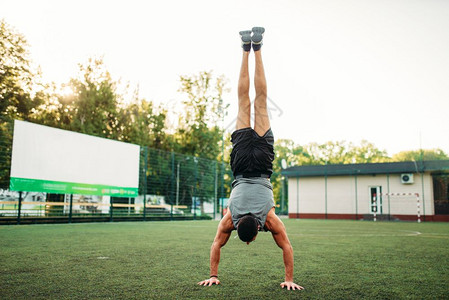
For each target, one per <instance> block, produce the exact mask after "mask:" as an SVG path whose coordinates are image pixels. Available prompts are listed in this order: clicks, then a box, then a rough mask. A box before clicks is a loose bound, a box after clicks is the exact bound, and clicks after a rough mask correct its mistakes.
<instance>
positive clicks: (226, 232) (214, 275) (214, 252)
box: [198, 210, 234, 286]
mask: <svg viewBox="0 0 449 300" xmlns="http://www.w3.org/2000/svg"><path fill="white" fill-rule="evenodd" d="M233 229H234V224H233V223H232V218H231V213H230V211H229V210H228V212H227V213H226V215H225V216H224V217H223V219H221V221H220V224H219V225H218V229H217V234H216V235H215V239H214V242H213V243H212V246H211V248H210V278H209V279H206V280H203V281H200V282H198V284H199V285H203V286H211V285H213V284H220V280H218V264H219V263H220V253H221V248H222V247H223V246H224V245H226V243H227V242H228V240H229V237H230V236H231V232H232V230H233Z"/></svg>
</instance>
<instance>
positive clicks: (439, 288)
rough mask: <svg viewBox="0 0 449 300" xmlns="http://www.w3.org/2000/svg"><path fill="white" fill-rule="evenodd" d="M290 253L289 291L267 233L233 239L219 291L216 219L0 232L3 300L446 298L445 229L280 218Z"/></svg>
mask: <svg viewBox="0 0 449 300" xmlns="http://www.w3.org/2000/svg"><path fill="white" fill-rule="evenodd" d="M284 222H285V225H286V227H287V232H288V234H289V237H290V240H291V242H292V245H293V248H294V251H295V281H296V282H297V283H298V284H300V285H302V286H304V287H305V290H304V291H287V290H285V289H281V288H280V286H279V284H280V283H281V282H282V281H283V278H284V266H283V262H282V252H281V250H280V249H279V248H277V246H276V245H275V243H274V242H273V240H272V237H271V235H270V233H260V234H259V236H258V237H257V240H256V241H255V242H254V243H252V244H250V245H249V246H247V245H246V244H244V243H243V242H241V241H240V240H239V239H238V238H236V239H235V238H234V237H235V232H233V234H232V236H231V238H230V240H229V242H228V244H227V245H226V246H225V247H224V248H223V249H222V256H221V263H220V269H219V277H220V280H221V281H222V284H221V285H219V286H212V287H201V286H198V285H196V283H197V282H198V281H200V280H202V279H205V278H206V277H208V275H209V249H210V245H211V242H212V240H213V237H214V234H215V231H216V227H217V224H218V222H216V221H178V222H133V223H132V222H129V223H91V224H61V225H21V226H16V225H12V226H1V227H0V280H1V281H0V282H1V283H0V299H184V298H187V299H293V298H305V299H307V298H313V299H361V298H365V299H404V298H412V299H418V298H419V299H421V298H427V299H443V298H448V297H449V224H447V223H421V224H418V223H405V222H404V223H394V222H377V223H374V222H368V221H330V220H329V221H326V220H320V221H319V220H287V219H284Z"/></svg>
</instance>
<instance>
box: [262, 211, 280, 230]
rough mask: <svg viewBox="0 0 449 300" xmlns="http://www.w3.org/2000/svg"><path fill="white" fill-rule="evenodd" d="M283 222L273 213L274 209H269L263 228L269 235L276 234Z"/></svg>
mask: <svg viewBox="0 0 449 300" xmlns="http://www.w3.org/2000/svg"><path fill="white" fill-rule="evenodd" d="M283 224H284V223H283V222H282V221H281V219H279V217H278V216H277V215H276V213H275V212H274V207H273V208H271V209H270V211H269V212H268V214H267V219H266V221H265V228H266V230H268V231H270V232H271V233H278V232H279V231H280V230H281V229H282V228H284V226H283Z"/></svg>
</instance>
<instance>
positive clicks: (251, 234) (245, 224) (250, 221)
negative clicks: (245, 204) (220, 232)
mask: <svg viewBox="0 0 449 300" xmlns="http://www.w3.org/2000/svg"><path fill="white" fill-rule="evenodd" d="M258 231H259V223H258V222H257V220H256V218H254V217H253V216H251V215H246V216H244V217H242V218H241V219H240V221H239V224H238V226H237V233H238V235H239V238H240V239H241V240H242V241H244V242H246V243H247V244H249V243H250V242H252V241H254V240H255V239H256V235H257V233H258Z"/></svg>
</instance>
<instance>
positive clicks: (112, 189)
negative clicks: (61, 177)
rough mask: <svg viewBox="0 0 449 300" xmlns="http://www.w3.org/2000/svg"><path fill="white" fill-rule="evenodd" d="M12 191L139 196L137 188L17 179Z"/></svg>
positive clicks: (11, 184)
mask: <svg viewBox="0 0 449 300" xmlns="http://www.w3.org/2000/svg"><path fill="white" fill-rule="evenodd" d="M10 190H12V191H20V192H44V193H55V194H84V195H98V196H113V197H125V198H126V197H137V196H138V189H137V188H129V187H118V186H109V185H98V184H85V183H74V182H62V181H50V180H38V179H28V178H16V177H11V181H10Z"/></svg>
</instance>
